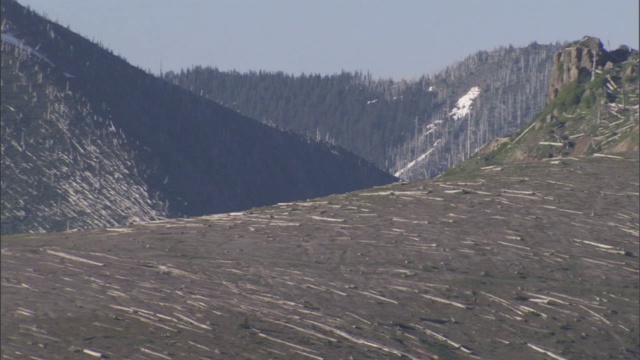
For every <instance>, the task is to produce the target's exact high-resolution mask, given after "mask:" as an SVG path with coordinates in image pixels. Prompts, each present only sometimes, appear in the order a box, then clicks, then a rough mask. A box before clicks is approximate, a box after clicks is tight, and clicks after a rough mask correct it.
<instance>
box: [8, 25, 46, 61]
mask: <svg viewBox="0 0 640 360" xmlns="http://www.w3.org/2000/svg"><path fill="white" fill-rule="evenodd" d="M2 42H6V43H9V44H11V45H14V46H16V47H18V48H20V49H22V50H25V51H27V52H28V53H29V54H30V55H31V54H33V55H35V56H37V57H38V58H40V59H42V60H44V61H46V62H47V63H49V65H51V66H55V65H53V63H52V62H51V61H49V59H47V57H46V56H44V55H42V54H41V53H40V52H38V51H37V50H36V49H34V48H32V47H31V46H28V45H25V44H24V41H22V40H20V39H18V38H17V37H15V36H13V34H11V33H9V32H3V33H2Z"/></svg>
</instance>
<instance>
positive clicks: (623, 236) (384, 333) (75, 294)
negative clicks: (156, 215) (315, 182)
mask: <svg viewBox="0 0 640 360" xmlns="http://www.w3.org/2000/svg"><path fill="white" fill-rule="evenodd" d="M625 157H626V158H625ZM639 172H640V170H639V165H638V157H637V156H634V155H633V154H632V155H628V154H627V155H625V156H624V157H611V156H609V157H585V158H579V159H562V160H559V161H553V162H551V161H546V162H537V163H532V164H526V165H513V166H505V167H502V168H497V167H492V168H485V169H482V170H480V171H477V172H474V173H470V174H466V175H464V176H460V177H456V178H446V177H445V178H440V179H436V180H431V181H421V182H415V183H404V184H403V183H398V184H393V185H390V186H386V187H379V188H374V189H368V190H365V191H359V192H354V193H349V194H344V195H337V196H331V197H327V198H322V199H313V200H309V201H306V202H298V203H288V204H279V205H276V206H270V207H264V208H258V209H252V210H249V211H246V212H242V213H232V214H221V215H213V216H205V217H201V218H191V219H181V220H166V221H159V222H152V223H144V224H136V225H133V226H131V227H129V228H114V229H100V230H92V231H69V232H64V233H55V234H37V235H36V234H24V235H17V236H10V237H3V238H2V288H1V290H2V312H1V314H2V317H1V320H2V321H1V326H2V328H1V330H2V335H1V340H2V359H90V358H112V359H387V358H406V359H516V358H517V359H605V358H607V359H637V358H638V357H640V352H639V351H640V350H639V347H640V342H639V329H638V323H639V321H640V317H639V315H640V308H639V306H640V304H639V291H640V289H639V276H640V273H639V263H638V256H639V255H640V254H639V240H638V230H639V219H638V213H639V205H638V201H639V198H638V190H639V184H638V180H639Z"/></svg>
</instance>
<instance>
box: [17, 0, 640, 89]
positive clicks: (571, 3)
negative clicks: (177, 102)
mask: <svg viewBox="0 0 640 360" xmlns="http://www.w3.org/2000/svg"><path fill="white" fill-rule="evenodd" d="M18 2H20V3H21V4H22V5H25V6H26V5H29V6H30V7H31V8H32V9H34V10H36V11H38V12H39V13H44V14H46V15H47V17H48V18H49V19H51V20H54V21H57V22H59V23H60V24H62V25H64V26H66V25H68V26H69V27H70V28H71V30H73V31H75V32H77V33H80V34H81V35H83V36H85V37H87V38H89V39H95V40H100V41H101V42H102V44H103V45H105V46H106V47H107V48H109V49H111V50H113V52H114V53H116V54H118V55H120V56H123V57H124V58H126V59H127V60H128V61H129V62H131V63H132V64H134V65H137V66H139V67H141V68H143V69H150V70H151V71H152V72H154V73H158V72H159V70H160V67H161V66H162V69H163V70H164V71H167V70H179V69H181V68H188V67H191V66H192V65H210V66H215V67H218V68H220V69H222V70H231V69H236V70H238V71H248V70H270V71H277V70H281V71H284V72H286V73H292V74H299V73H301V72H304V73H321V74H333V73H339V72H340V71H342V70H346V71H352V70H362V71H370V72H371V73H372V74H373V75H374V77H395V78H412V77H418V76H420V75H423V74H433V73H434V72H436V71H438V70H440V69H442V68H444V67H445V66H447V65H449V64H451V63H453V62H455V61H458V60H462V59H463V58H464V57H466V56H467V55H470V54H472V53H474V52H476V51H478V50H491V49H494V48H496V47H499V46H507V45H513V46H523V45H527V44H529V43H531V42H533V41H536V42H538V43H544V44H547V43H553V42H556V41H574V40H579V39H581V38H582V37H583V36H584V35H593V36H597V37H599V38H600V39H601V40H602V41H603V43H604V45H605V47H606V46H608V44H609V46H610V47H611V48H617V47H618V46H619V45H620V44H627V45H629V46H631V47H633V48H636V49H637V48H638V42H639V40H638V31H639V25H638V11H639V9H638V7H639V6H638V0H441V1H432V0H385V1H382V0H225V1H222V0H18Z"/></svg>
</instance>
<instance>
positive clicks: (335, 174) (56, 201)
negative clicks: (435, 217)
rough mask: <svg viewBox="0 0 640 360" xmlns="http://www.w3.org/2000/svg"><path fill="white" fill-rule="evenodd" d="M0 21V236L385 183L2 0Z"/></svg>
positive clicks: (337, 154)
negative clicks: (148, 72) (0, 181)
mask: <svg viewBox="0 0 640 360" xmlns="http://www.w3.org/2000/svg"><path fill="white" fill-rule="evenodd" d="M2 24H3V34H2V38H3V40H2V51H3V53H2V79H3V82H2V165H3V166H2V179H3V180H2V232H3V234H5V233H16V232H29V231H42V230H44V231H60V230H64V229H66V228H67V227H68V228H90V227H96V226H113V225H114V224H126V223H129V222H131V221H139V220H150V219H154V218H158V217H164V216H169V217H175V216H184V215H187V216H195V215H203V214H210V213H217V212H225V211H234V210H240V209H247V208H250V207H252V206H259V205H266V204H273V203H277V202H280V201H291V200H295V199H307V198H314V197H318V196H325V195H329V194H334V193H343V192H346V191H351V190H355V189H360V188H365V187H370V186H374V185H380V184H386V183H389V182H392V181H394V180H395V178H394V177H392V176H390V175H388V174H386V173H384V172H382V171H381V170H379V169H377V168H376V167H375V166H373V165H372V164H370V163H368V162H367V161H365V160H362V159H360V158H358V157H356V156H355V155H353V154H352V153H350V152H348V151H346V150H344V149H341V148H338V147H335V146H331V145H328V144H321V143H317V142H314V141H310V140H308V139H306V138H304V137H301V136H299V135H295V134H292V133H285V132H282V131H279V130H277V129H275V128H272V127H269V126H266V125H264V124H261V123H259V122H257V121H254V120H252V119H249V118H247V117H244V116H241V115H239V114H238V113H236V112H235V111H233V110H230V109H228V108H225V107H223V106H220V105H218V104H216V103H214V102H212V101H209V100H206V99H204V98H201V97H199V96H197V95H195V94H193V93H191V92H189V91H186V90H183V89H181V88H179V87H177V86H174V85H171V84H169V83H167V82H165V81H163V80H161V79H158V78H156V77H154V76H152V75H149V74H147V73H145V72H144V71H142V70H140V69H138V68H135V67H133V66H131V65H129V64H128V63H126V61H124V60H123V59H122V58H120V57H118V56H115V55H113V54H112V53H111V52H110V51H108V50H105V49H103V48H101V47H99V46H98V45H96V44H94V43H92V42H90V41H88V40H86V39H84V38H82V37H80V36H78V35H77V34H74V33H73V32H71V31H70V30H68V29H66V28H63V27H61V26H59V25H57V24H55V23H53V22H50V21H47V20H45V19H43V18H41V17H40V16H39V15H37V14H35V13H33V12H31V11H29V10H27V9H25V8H23V7H21V6H20V5H19V4H17V3H16V2H14V1H3V2H2ZM95 214H99V216H94V215H95Z"/></svg>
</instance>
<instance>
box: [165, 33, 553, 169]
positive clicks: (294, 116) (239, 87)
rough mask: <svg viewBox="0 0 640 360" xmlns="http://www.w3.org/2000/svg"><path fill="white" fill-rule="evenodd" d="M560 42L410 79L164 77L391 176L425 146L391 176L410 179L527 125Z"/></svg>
mask: <svg viewBox="0 0 640 360" xmlns="http://www.w3.org/2000/svg"><path fill="white" fill-rule="evenodd" d="M561 48H562V45H560V44H550V45H540V44H536V43H532V44H530V45H528V46H526V47H521V48H514V47H511V46H510V47H502V48H498V49H495V50H493V51H481V52H478V53H476V54H473V55H471V56H469V57H467V58H466V59H464V60H462V61H460V62H458V63H456V64H453V65H451V66H449V67H447V68H446V69H444V70H443V71H441V72H438V73H436V74H434V75H429V76H427V75H425V76H422V77H421V78H419V79H418V80H415V81H405V80H398V81H394V80H391V79H386V80H385V79H374V78H373V76H372V75H371V74H369V73H367V74H365V73H361V72H355V73H349V72H342V73H340V74H336V75H317V74H311V75H308V74H307V75H305V74H301V75H299V76H294V75H288V74H284V73H282V72H275V73H270V72H262V71H261V72H249V73H239V72H235V71H232V72H225V71H220V70H218V69H216V68H210V67H199V66H197V67H194V68H192V69H186V70H182V71H181V72H179V73H176V72H168V73H166V74H164V78H165V79H167V80H168V81H170V82H172V83H175V84H178V85H180V86H182V87H184V88H187V89H189V90H191V91H193V92H195V93H197V94H200V95H203V96H206V97H209V98H211V99H214V100H216V101H219V102H221V103H222V104H225V105H227V106H229V107H231V108H234V109H236V110H238V111H239V112H241V113H243V114H245V115H248V116H251V117H253V118H256V119H258V120H260V121H262V122H264V123H267V124H271V125H274V126H277V127H280V128H284V129H290V130H293V131H296V132H298V133H302V134H306V135H310V136H314V137H316V138H318V139H323V140H328V141H332V142H335V143H336V144H338V145H340V146H343V147H345V148H348V149H350V150H352V151H353V152H355V153H356V154H358V155H360V156H362V157H364V158H366V159H368V160H370V161H372V162H374V163H375V164H376V165H378V166H379V167H381V168H383V169H386V170H387V171H389V172H391V173H396V174H397V173H398V172H399V171H400V170H401V169H403V168H406V167H407V165H409V164H410V163H411V162H412V161H413V160H416V159H417V158H419V157H421V155H424V154H425V153H427V152H429V155H428V156H423V158H422V160H421V161H419V162H415V163H414V164H413V165H412V166H410V168H408V169H406V170H404V171H403V172H402V174H399V175H401V176H402V177H404V178H406V179H416V178H424V177H432V176H435V175H437V174H438V173H440V172H441V171H442V170H444V169H445V168H447V167H450V166H451V165H453V164H455V163H457V162H459V161H461V160H463V159H465V158H468V157H469V156H470V155H471V154H472V153H473V152H474V151H475V150H476V149H478V148H480V147H481V146H482V145H484V144H485V143H486V142H488V141H489V140H491V139H493V138H494V137H496V136H502V135H504V134H508V133H510V132H514V131H516V130H517V129H519V128H520V126H522V125H523V124H525V123H527V122H529V121H530V120H531V118H533V116H534V115H535V114H536V113H537V112H538V111H540V110H542V108H543V107H544V105H545V104H546V102H547V94H548V87H549V78H550V75H551V65H552V63H553V58H552V57H553V54H554V53H555V52H556V51H558V50H560V49H561ZM474 87H477V88H478V89H479V90H480V91H479V95H478V96H477V98H476V99H475V101H474V103H473V105H472V106H471V108H470V109H469V111H468V113H466V115H465V116H460V117H459V118H457V119H454V118H453V117H452V111H453V110H454V109H455V107H456V102H457V101H458V100H459V99H460V98H461V97H463V96H464V95H465V94H467V93H468V92H469V91H470V89H472V88H474ZM468 128H469V129H470V130H467V129H468Z"/></svg>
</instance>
